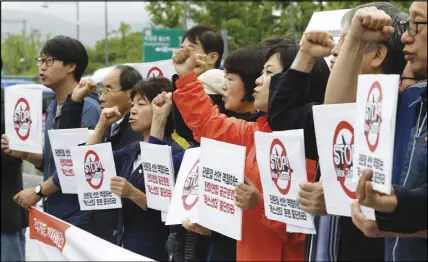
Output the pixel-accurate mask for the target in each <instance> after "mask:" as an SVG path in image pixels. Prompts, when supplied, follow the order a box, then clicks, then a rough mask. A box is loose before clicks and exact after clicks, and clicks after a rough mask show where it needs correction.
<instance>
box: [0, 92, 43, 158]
mask: <svg viewBox="0 0 428 262" xmlns="http://www.w3.org/2000/svg"><path fill="white" fill-rule="evenodd" d="M4 96H5V99H4V110H5V112H4V115H5V132H6V135H7V136H8V138H9V149H11V150H17V151H23V152H30V153H36V154H41V153H43V135H42V97H43V91H42V90H41V89H30V88H25V87H19V88H14V87H10V88H6V89H5V91H4Z"/></svg>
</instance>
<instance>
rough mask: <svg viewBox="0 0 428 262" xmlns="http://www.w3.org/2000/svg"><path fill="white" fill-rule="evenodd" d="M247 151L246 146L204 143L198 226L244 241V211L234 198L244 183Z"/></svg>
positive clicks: (204, 139) (204, 141)
mask: <svg viewBox="0 0 428 262" xmlns="http://www.w3.org/2000/svg"><path fill="white" fill-rule="evenodd" d="M245 151H246V148H245V147H243V146H237V145H233V144H229V143H224V142H219V141H216V140H212V139H208V138H204V137H203V138H202V139H201V162H200V164H201V166H200V168H201V170H200V172H201V176H200V177H199V182H200V183H199V189H198V193H199V194H198V197H199V199H200V203H199V205H198V206H199V210H198V212H199V214H198V215H199V216H198V224H200V225H201V226H204V227H206V228H208V229H211V230H213V231H216V232H218V233H220V234H223V235H225V236H228V237H230V238H233V239H236V240H241V235H242V210H241V209H240V208H238V207H237V206H236V205H235V198H234V196H235V188H236V186H237V185H238V184H240V183H243V181H244V170H245Z"/></svg>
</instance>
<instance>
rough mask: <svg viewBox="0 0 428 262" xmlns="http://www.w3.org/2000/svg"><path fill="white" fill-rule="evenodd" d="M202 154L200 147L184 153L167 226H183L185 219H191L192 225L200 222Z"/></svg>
mask: <svg viewBox="0 0 428 262" xmlns="http://www.w3.org/2000/svg"><path fill="white" fill-rule="evenodd" d="M200 154H201V149H200V148H199V147H198V148H190V149H187V150H186V151H185V152H184V157H183V161H182V163H181V167H180V171H179V173H178V176H177V183H176V184H175V187H174V191H173V193H172V199H171V204H170V207H169V211H168V216H167V219H166V223H165V225H181V223H182V222H183V220H185V219H189V220H190V221H191V222H192V223H197V222H198V206H197V203H198V200H199V198H198V181H199V177H200V176H199V175H200V172H199V170H200V168H199V157H200ZM199 202H201V201H199Z"/></svg>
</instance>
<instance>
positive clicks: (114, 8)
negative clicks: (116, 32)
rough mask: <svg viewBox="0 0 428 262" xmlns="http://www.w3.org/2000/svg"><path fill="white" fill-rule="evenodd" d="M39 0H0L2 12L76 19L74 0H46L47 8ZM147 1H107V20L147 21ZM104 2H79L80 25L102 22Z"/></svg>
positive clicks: (115, 22) (118, 21) (117, 21)
mask: <svg viewBox="0 0 428 262" xmlns="http://www.w3.org/2000/svg"><path fill="white" fill-rule="evenodd" d="M44 3H45V2H44V1H41V2H5V1H2V2H1V9H2V12H5V11H7V10H20V11H25V12H38V13H40V14H43V13H49V14H51V15H55V16H59V17H61V18H62V19H64V20H68V21H70V22H75V21H76V2H50V1H47V2H46V3H47V5H48V6H49V7H48V8H43V7H42V5H43V4H44ZM146 4H147V2H110V1H109V2H108V3H107V9H108V21H109V23H111V24H112V25H114V24H119V23H120V21H124V20H125V21H132V22H134V21H139V22H143V23H145V22H147V21H149V17H148V13H147V12H146V10H145V9H144V8H145V6H146ZM104 5H105V2H79V17H80V21H81V25H84V24H85V22H89V23H94V24H100V23H101V24H103V23H104Z"/></svg>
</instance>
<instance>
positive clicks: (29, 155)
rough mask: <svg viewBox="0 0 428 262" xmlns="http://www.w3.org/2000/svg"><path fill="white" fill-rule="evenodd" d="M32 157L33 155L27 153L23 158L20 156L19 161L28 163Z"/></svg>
mask: <svg viewBox="0 0 428 262" xmlns="http://www.w3.org/2000/svg"><path fill="white" fill-rule="evenodd" d="M32 156H33V153H31V152H27V153H26V154H24V155H23V156H21V160H22V161H27V162H30V159H31V157H32Z"/></svg>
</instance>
